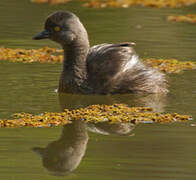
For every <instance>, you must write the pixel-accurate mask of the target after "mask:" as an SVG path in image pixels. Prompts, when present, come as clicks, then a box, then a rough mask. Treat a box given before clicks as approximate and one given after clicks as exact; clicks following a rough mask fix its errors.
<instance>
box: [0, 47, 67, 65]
mask: <svg viewBox="0 0 196 180" xmlns="http://www.w3.org/2000/svg"><path fill="white" fill-rule="evenodd" d="M61 52H62V50H60V49H56V48H49V47H44V48H40V49H29V50H26V49H11V48H0V60H7V61H10V62H23V63H32V62H39V63H46V62H47V63H57V62H62V60H63V56H62V55H60V54H59V53H61Z"/></svg>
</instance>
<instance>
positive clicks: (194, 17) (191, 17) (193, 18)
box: [167, 14, 196, 23]
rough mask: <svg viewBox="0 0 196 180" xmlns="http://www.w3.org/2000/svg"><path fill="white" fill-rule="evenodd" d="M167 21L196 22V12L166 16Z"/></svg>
mask: <svg viewBox="0 0 196 180" xmlns="http://www.w3.org/2000/svg"><path fill="white" fill-rule="evenodd" d="M167 19H168V21H175V22H189V23H196V14H187V15H178V16H172V15H171V16H168V17H167Z"/></svg>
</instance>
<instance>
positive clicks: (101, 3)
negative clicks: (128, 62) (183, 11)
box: [31, 0, 196, 8]
mask: <svg viewBox="0 0 196 180" xmlns="http://www.w3.org/2000/svg"><path fill="white" fill-rule="evenodd" d="M31 1H32V2H35V3H49V4H60V3H67V2H69V1H71V0H31ZM72 1H73V0H72ZM80 1H82V2H83V3H84V4H83V6H85V7H91V8H105V7H123V8H127V7H130V6H135V5H140V6H148V7H156V8H162V7H171V8H176V7H182V6H190V5H192V4H195V3H196V0H107V1H106V0H80Z"/></svg>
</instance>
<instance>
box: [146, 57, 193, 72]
mask: <svg viewBox="0 0 196 180" xmlns="http://www.w3.org/2000/svg"><path fill="white" fill-rule="evenodd" d="M144 63H145V64H147V65H149V66H151V67H153V68H157V69H159V70H160V71H162V72H165V73H179V72H181V71H183V70H191V69H196V62H193V61H179V60H177V59H153V58H150V59H145V60H144Z"/></svg>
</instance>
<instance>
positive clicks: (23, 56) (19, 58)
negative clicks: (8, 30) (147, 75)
mask: <svg viewBox="0 0 196 180" xmlns="http://www.w3.org/2000/svg"><path fill="white" fill-rule="evenodd" d="M62 52H63V51H62V50H60V49H56V48H49V47H44V48H41V49H30V50H26V49H11V48H0V60H2V61H10V62H22V63H33V62H39V63H62V61H63V55H62ZM144 63H145V64H147V65H149V66H151V67H154V68H157V69H159V70H160V71H162V72H166V73H179V72H181V71H183V70H191V69H195V68H196V63H195V62H193V61H179V60H176V59H152V58H149V59H144Z"/></svg>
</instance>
